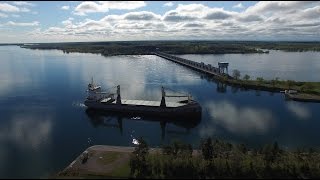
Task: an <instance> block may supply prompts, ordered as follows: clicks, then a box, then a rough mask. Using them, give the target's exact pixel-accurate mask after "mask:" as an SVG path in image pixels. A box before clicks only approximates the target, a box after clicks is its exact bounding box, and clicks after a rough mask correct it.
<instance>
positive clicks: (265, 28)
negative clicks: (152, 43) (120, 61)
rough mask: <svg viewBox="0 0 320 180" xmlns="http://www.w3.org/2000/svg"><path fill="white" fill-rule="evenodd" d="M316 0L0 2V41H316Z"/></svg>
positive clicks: (319, 22) (318, 9)
mask: <svg viewBox="0 0 320 180" xmlns="http://www.w3.org/2000/svg"><path fill="white" fill-rule="evenodd" d="M319 17H320V2H317V1H315V2H302V1H300V2H299V1H295V2H281V1H270V2H268V1H264V2H258V1H249V2H246V1H234V2H232V1H219V2H215V1H156V2H154V1H129V2H119V1H111V2H110V1H109V2H108V1H104V2H101V1H91V2H86V1H47V2H45V1H42V2H41V1H1V2H0V43H32V42H70V41H119V40H120V41H121V40H167V39H169V40H172V39H177V40H190V39H199V40H298V41H299V40H302V41H303V40H317V41H319V40H320V35H319V29H320V18H319Z"/></svg>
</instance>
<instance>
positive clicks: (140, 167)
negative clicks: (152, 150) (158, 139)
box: [129, 137, 151, 178]
mask: <svg viewBox="0 0 320 180" xmlns="http://www.w3.org/2000/svg"><path fill="white" fill-rule="evenodd" d="M138 142H139V145H138V146H137V147H135V150H134V151H133V152H132V154H131V157H130V162H129V164H130V174H131V176H133V177H137V178H143V177H148V176H150V174H151V171H150V168H149V166H148V164H147V161H146V156H147V155H148V153H149V147H148V144H147V142H146V141H144V139H143V138H142V137H140V138H138Z"/></svg>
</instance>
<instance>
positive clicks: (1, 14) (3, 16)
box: [0, 13, 8, 18]
mask: <svg viewBox="0 0 320 180" xmlns="http://www.w3.org/2000/svg"><path fill="white" fill-rule="evenodd" d="M6 17H8V15H6V14H3V13H0V18H6Z"/></svg>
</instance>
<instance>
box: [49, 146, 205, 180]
mask: <svg viewBox="0 0 320 180" xmlns="http://www.w3.org/2000/svg"><path fill="white" fill-rule="evenodd" d="M134 149H135V147H128V146H109V145H93V146H90V147H88V148H87V149H86V150H84V151H83V152H82V153H81V154H80V155H78V156H77V157H76V158H75V159H74V160H73V161H72V162H71V163H70V164H69V165H68V166H67V167H65V168H64V169H63V170H61V171H59V172H58V173H57V174H56V175H55V176H54V177H53V178H56V179H60V178H61V179H65V178H97V177H99V178H128V177H127V176H126V174H127V173H129V172H128V170H130V167H129V161H130V154H131V153H132V152H133V151H134ZM161 150H162V148H149V153H151V154H156V153H161ZM199 154H200V151H199V150H193V153H192V155H193V156H196V155H199ZM86 156H87V160H85V162H83V160H84V159H85V158H86ZM128 168H129V169H128Z"/></svg>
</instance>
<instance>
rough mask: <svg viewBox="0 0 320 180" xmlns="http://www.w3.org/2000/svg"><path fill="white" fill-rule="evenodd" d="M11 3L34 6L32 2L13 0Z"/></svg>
mask: <svg viewBox="0 0 320 180" xmlns="http://www.w3.org/2000/svg"><path fill="white" fill-rule="evenodd" d="M13 4H15V5H17V6H35V5H34V4H33V3H29V2H25V1H13Z"/></svg>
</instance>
